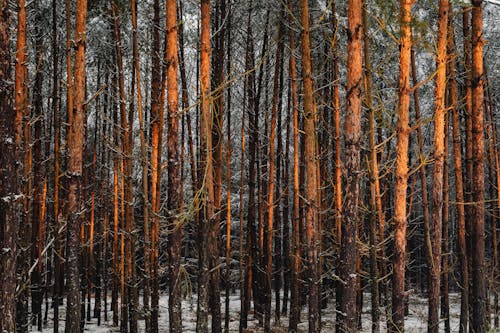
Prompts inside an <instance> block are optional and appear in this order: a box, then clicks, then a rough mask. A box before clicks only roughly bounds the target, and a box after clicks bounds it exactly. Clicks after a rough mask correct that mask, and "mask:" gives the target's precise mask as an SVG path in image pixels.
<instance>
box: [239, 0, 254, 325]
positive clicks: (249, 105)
mask: <svg viewBox="0 0 500 333" xmlns="http://www.w3.org/2000/svg"><path fill="white" fill-rule="evenodd" d="M249 8H251V6H249ZM247 27H248V31H247V41H246V50H245V71H247V72H248V75H247V76H246V78H245V88H246V89H245V95H246V100H244V103H245V104H244V105H245V107H246V112H247V113H248V128H249V130H248V136H249V139H248V141H249V142H250V145H249V165H248V192H249V193H248V212H247V223H246V233H245V277H244V282H243V283H244V286H243V290H242V295H243V298H242V304H241V318H240V332H241V331H242V330H243V329H246V328H247V326H248V312H249V311H250V304H251V302H250V300H251V298H252V285H253V279H254V276H253V274H252V273H253V267H254V265H255V259H256V258H254V256H253V255H254V253H255V252H254V250H255V246H256V244H255V218H256V216H255V211H256V204H255V182H256V179H255V177H256V170H255V159H256V149H257V142H256V141H257V128H256V123H257V122H258V120H256V119H255V118H256V115H255V107H254V102H255V96H254V93H255V75H254V71H253V70H252V69H253V68H254V65H255V64H254V49H253V36H252V25H251V9H249V11H248V24H247ZM243 131H244V119H243V120H242V135H243V138H242V142H243V143H244V133H243ZM242 147H243V146H242ZM242 149H243V148H242ZM243 151H244V150H243ZM241 164H242V167H244V161H243V160H242V162H241ZM242 171H243V170H242ZM241 177H242V180H241V181H242V182H243V173H242V175H241ZM242 196H243V194H242V193H240V201H241V198H242ZM240 210H243V207H242V203H241V202H240ZM242 216H243V213H242V212H241V211H240V218H241V217H242Z"/></svg>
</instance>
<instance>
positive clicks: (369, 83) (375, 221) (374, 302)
mask: <svg viewBox="0 0 500 333" xmlns="http://www.w3.org/2000/svg"><path fill="white" fill-rule="evenodd" d="M367 11H368V8H367V4H366V0H365V1H364V3H363V33H364V36H363V39H364V43H363V46H364V60H365V73H364V83H365V93H366V97H365V103H366V106H367V107H368V110H369V115H368V127H369V145H370V158H369V166H368V169H369V170H370V178H371V181H370V203H371V216H370V231H369V235H370V273H371V277H370V278H371V315H372V332H373V333H378V332H380V309H379V307H380V296H379V274H378V259H377V252H378V251H377V247H378V246H379V242H380V240H379V237H378V233H377V230H378V226H379V225H381V224H384V214H383V210H382V207H381V205H382V202H381V200H380V199H381V198H380V181H379V168H378V158H377V147H376V126H377V124H376V122H375V107H374V105H373V95H372V94H373V72H372V66H371V59H370V37H369V34H368V17H367Z"/></svg>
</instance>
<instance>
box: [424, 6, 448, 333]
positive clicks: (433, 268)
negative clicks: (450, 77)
mask: <svg viewBox="0 0 500 333" xmlns="http://www.w3.org/2000/svg"><path fill="white" fill-rule="evenodd" d="M448 8H449V2H448V0H439V19H438V36H437V55H436V83H435V90H434V166H433V170H432V223H430V225H429V227H430V228H429V230H428V232H429V236H428V237H429V238H430V240H431V247H430V248H429V250H430V251H429V256H428V257H429V317H428V326H427V329H428V332H429V333H437V332H438V330H439V290H440V286H441V249H442V248H441V238H442V224H443V175H444V159H445V155H444V154H445V147H444V144H445V138H444V137H445V115H446V110H445V92H446V41H447V30H448Z"/></svg>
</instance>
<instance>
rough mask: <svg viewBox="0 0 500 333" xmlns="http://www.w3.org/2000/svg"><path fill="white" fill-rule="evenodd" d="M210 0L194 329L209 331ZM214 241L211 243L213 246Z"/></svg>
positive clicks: (203, 64)
mask: <svg viewBox="0 0 500 333" xmlns="http://www.w3.org/2000/svg"><path fill="white" fill-rule="evenodd" d="M210 52H211V45H210V1H209V0H201V37H200V89H201V117H200V148H201V149H200V159H199V166H198V172H199V176H198V179H200V180H201V179H203V183H202V184H200V190H201V191H202V193H201V198H200V202H198V205H199V206H200V213H201V218H200V221H199V225H198V244H199V245H198V246H199V256H198V265H199V275H198V309H197V318H196V331H197V332H200V333H208V312H209V308H208V299H209V296H208V295H209V294H208V292H209V291H208V288H209V285H208V283H209V279H210V271H209V266H208V265H209V258H208V253H209V245H210V244H208V241H207V239H208V238H209V237H208V236H209V232H210V226H211V225H212V224H213V223H214V213H215V210H214V188H213V164H212V162H213V161H212V135H211V133H212V112H211V97H210ZM213 245H214V244H212V246H213Z"/></svg>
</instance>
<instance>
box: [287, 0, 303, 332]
mask: <svg viewBox="0 0 500 333" xmlns="http://www.w3.org/2000/svg"><path fill="white" fill-rule="evenodd" d="M292 16H293V7H292V0H288V23H289V24H291V22H292ZM289 31H290V36H289V39H290V62H289V67H290V68H289V73H290V81H291V83H290V88H291V90H292V91H291V94H292V110H293V111H292V112H293V218H292V247H291V250H292V253H291V256H292V287H291V295H290V297H291V299H290V303H291V304H290V323H289V326H288V331H289V332H296V331H297V325H298V324H299V322H300V286H299V278H300V267H301V265H300V263H301V262H300V258H301V248H300V246H301V243H300V230H299V229H300V228H299V226H300V202H299V201H300V200H299V199H300V185H299V168H300V166H299V109H298V107H299V98H298V94H297V65H296V60H295V54H294V53H295V51H296V48H295V38H294V31H293V29H290V30H289Z"/></svg>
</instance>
